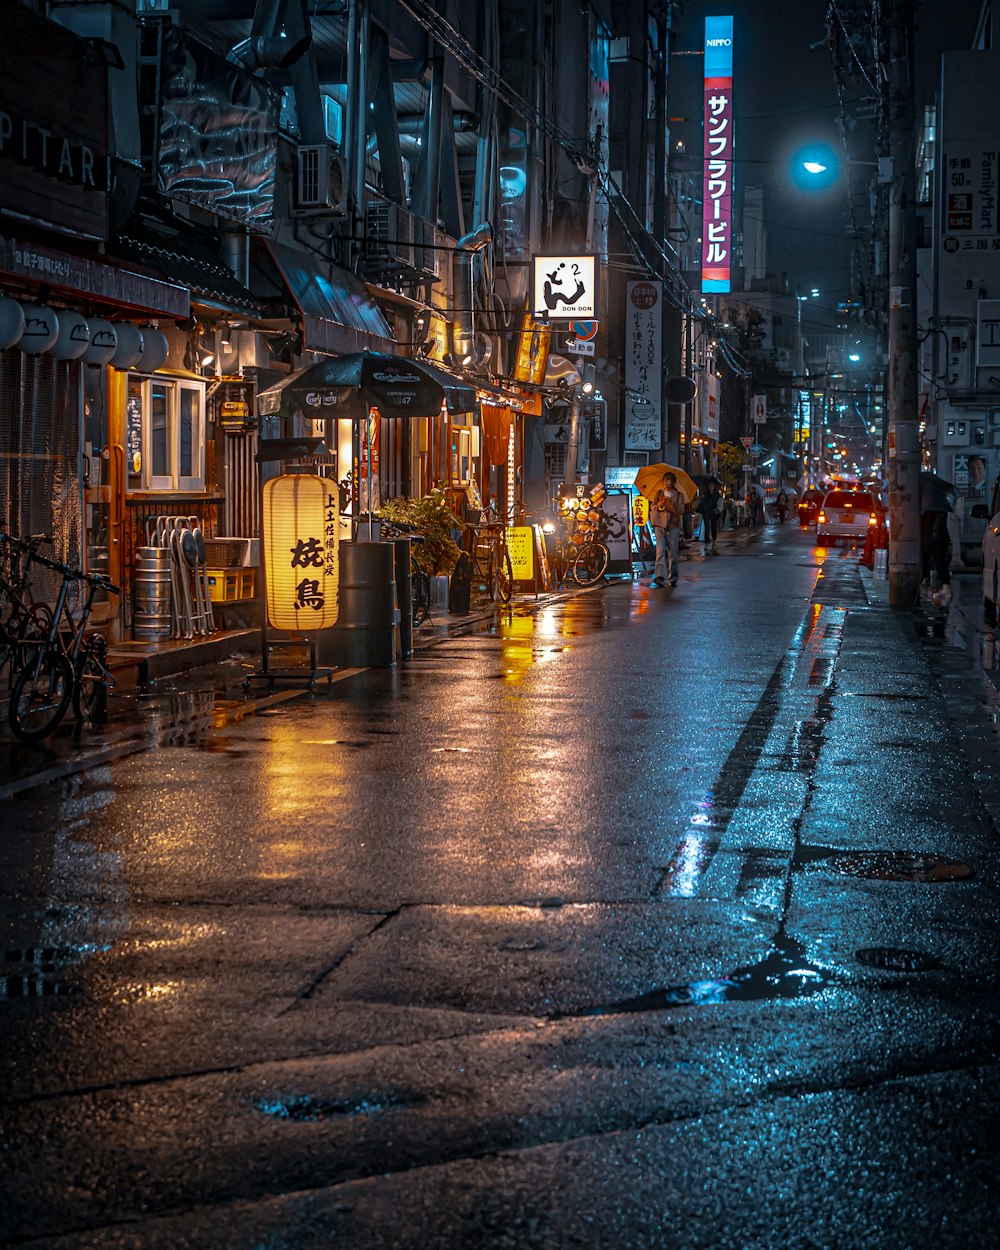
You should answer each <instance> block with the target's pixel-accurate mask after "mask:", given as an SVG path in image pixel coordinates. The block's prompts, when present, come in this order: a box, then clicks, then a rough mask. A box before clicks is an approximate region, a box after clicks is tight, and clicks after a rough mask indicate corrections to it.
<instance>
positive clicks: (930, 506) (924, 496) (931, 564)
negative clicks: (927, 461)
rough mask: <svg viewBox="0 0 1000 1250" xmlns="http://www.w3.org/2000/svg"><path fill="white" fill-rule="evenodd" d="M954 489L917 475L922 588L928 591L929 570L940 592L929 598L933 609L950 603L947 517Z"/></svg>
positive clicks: (934, 478) (940, 480)
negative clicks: (938, 583)
mask: <svg viewBox="0 0 1000 1250" xmlns="http://www.w3.org/2000/svg"><path fill="white" fill-rule="evenodd" d="M954 504H955V487H954V486H953V485H952V484H951V482H946V481H945V480H944V479H943V478H940V477H938V476H937V474H936V473H928V472H926V471H921V474H920V564H921V573H922V581H923V584H924V586H927V587H928V588H929V587H930V577H931V570H932V569H933V571H934V572H935V573H936V574H937V578H938V581H939V582H940V583H941V588H940V590H938V591H937V592H936V593H935V594H934V595H932V596H931V598H932V601H933V603H934V606H935V607H938V608H946V607H947V606H948V604H949V603H950V602H951V538H950V536H949V534H948V513H949V512H952V511H953V510H954Z"/></svg>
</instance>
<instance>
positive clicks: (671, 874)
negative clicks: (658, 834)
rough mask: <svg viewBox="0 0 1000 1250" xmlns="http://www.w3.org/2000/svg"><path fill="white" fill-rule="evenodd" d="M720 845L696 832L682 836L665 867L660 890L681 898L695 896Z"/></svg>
mask: <svg viewBox="0 0 1000 1250" xmlns="http://www.w3.org/2000/svg"><path fill="white" fill-rule="evenodd" d="M718 845H719V844H718V841H717V840H716V839H714V838H713V839H708V838H704V837H701V836H700V835H699V834H695V833H691V834H688V835H687V837H685V838H682V839H681V841H680V842H679V843H678V846H677V849H676V850H675V851H674V853H673V855H672V856H671V859H670V863H669V864H668V865H667V867H666V868H665V869H664V872H663V877H662V879H661V881H660V892H661V893H663V894H672V895H674V896H676V897H679V898H694V896H695V895H696V894H697V893H698V880H699V878H700V877H701V875H702V874H703V873H704V871H705V868H706V866H707V865H708V863H709V862H710V860H711V859H712V856H713V855H714V854H715V852H716V851H717V850H718Z"/></svg>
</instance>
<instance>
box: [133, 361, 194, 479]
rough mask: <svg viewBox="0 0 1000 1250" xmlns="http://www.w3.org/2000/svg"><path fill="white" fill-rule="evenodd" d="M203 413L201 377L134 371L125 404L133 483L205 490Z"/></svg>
mask: <svg viewBox="0 0 1000 1250" xmlns="http://www.w3.org/2000/svg"><path fill="white" fill-rule="evenodd" d="M204 414H205V391H204V387H203V385H202V383H200V382H188V381H182V380H180V379H174V378H161V377H154V378H143V377H139V376H138V374H129V379H128V394H127V398H126V406H125V440H126V454H127V458H128V489H129V490H163V491H175V492H176V491H200V490H203V489H204V486H205V415H204Z"/></svg>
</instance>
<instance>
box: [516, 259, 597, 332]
mask: <svg viewBox="0 0 1000 1250" xmlns="http://www.w3.org/2000/svg"><path fill="white" fill-rule="evenodd" d="M533 272H534V286H533V288H532V298H531V309H532V314H533V315H534V316H535V317H548V319H549V320H550V321H556V320H559V321H572V320H576V319H578V318H592V317H594V316H595V315H596V313H597V263H596V257H594V256H536V257H535V261H534V271H533Z"/></svg>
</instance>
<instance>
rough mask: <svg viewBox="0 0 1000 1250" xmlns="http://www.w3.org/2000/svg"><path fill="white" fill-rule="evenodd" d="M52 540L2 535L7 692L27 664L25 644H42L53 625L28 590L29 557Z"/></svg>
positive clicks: (0, 615)
mask: <svg viewBox="0 0 1000 1250" xmlns="http://www.w3.org/2000/svg"><path fill="white" fill-rule="evenodd" d="M49 541H51V540H50V539H48V538H47V537H45V536H44V535H37V536H33V537H30V538H29V539H28V540H27V542H22V541H21V540H20V539H18V538H14V537H12V536H11V535H10V534H3V533H0V545H2V547H3V548H4V552H3V556H2V557H0V668H3V666H4V665H5V664H6V665H7V666H8V667H7V687H8V689H10V688H11V687H12V686H13V685H14V678H15V676H16V675H17V674H18V673H19V672H20V671H21V668H22V667H23V665H24V661H25V656H26V654H27V647H26V644H28V643H30V642H39V641H41V639H42V638H44V637H45V636H46V634H48V632H49V626H50V625H51V623H52V612H51V609H50V608H49V605H48V604H47V603H35V602H34V601H33V600H32V599H31V596H30V592H29V588H28V567H29V560H28V556H30V555H31V553H32V552H34V551H35V550H36V549H37V548H38V547H39V546H40V544H41V543H43V542H49Z"/></svg>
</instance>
